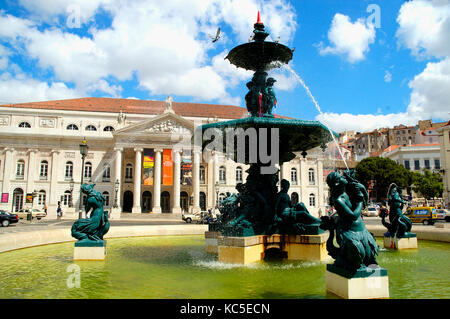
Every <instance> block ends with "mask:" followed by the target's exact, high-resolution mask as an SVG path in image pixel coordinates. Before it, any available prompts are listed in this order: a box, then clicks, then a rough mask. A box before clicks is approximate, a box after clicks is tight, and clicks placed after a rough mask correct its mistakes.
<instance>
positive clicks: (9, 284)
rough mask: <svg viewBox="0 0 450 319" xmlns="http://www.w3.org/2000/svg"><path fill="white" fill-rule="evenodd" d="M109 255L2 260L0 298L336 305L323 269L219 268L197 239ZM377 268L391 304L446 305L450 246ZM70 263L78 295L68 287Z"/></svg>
mask: <svg viewBox="0 0 450 319" xmlns="http://www.w3.org/2000/svg"><path fill="white" fill-rule="evenodd" d="M378 244H379V245H380V246H382V242H381V241H379V242H378ZM107 248H108V256H107V259H106V260H105V261H89V262H88V261H83V262H73V260H72V256H73V243H64V244H56V245H48V246H40V247H34V248H27V249H22V250H16V251H12V252H6V253H1V254H0V298H101V299H105V298H133V299H136V298H176V299H177V298H183V299H185V298H194V299H195V298H204V299H209V298H211V299H212V298H227V299H238V298H242V299H249V298H334V296H333V295H331V294H327V293H326V289H325V271H326V264H325V263H320V262H300V261H296V262H294V261H277V262H261V263H257V264H253V265H250V266H238V265H227V264H221V263H219V262H217V257H215V256H214V255H210V254H206V253H205V240H204V237H203V236H200V235H199V236H164V237H147V238H120V239H108V247H107ZM378 262H379V264H380V265H381V266H382V267H384V268H386V269H387V270H388V275H389V286H390V296H391V298H394V299H395V298H401V299H411V298H450V244H447V243H438V242H426V241H419V249H418V250H413V251H388V250H384V249H382V250H381V251H380V254H379V257H378ZM73 264H76V265H77V266H79V270H80V273H79V274H80V276H79V278H80V287H79V288H77V287H72V288H70V284H72V283H74V281H72V280H71V279H72V278H73V277H74V276H73V273H72V272H68V271H67V270H69V271H70V270H71V267H77V266H73ZM71 265H72V266H71ZM68 267H69V268H68ZM72 271H73V269H72ZM68 278H69V286H68ZM72 286H73V284H72Z"/></svg>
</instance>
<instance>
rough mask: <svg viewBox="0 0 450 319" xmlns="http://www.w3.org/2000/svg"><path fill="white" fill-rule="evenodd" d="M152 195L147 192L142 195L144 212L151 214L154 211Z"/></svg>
mask: <svg viewBox="0 0 450 319" xmlns="http://www.w3.org/2000/svg"><path fill="white" fill-rule="evenodd" d="M152 207H153V206H152V193H150V192H149V191H145V192H143V193H142V212H143V213H150V212H151V211H152Z"/></svg>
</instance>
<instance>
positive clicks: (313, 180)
mask: <svg viewBox="0 0 450 319" xmlns="http://www.w3.org/2000/svg"><path fill="white" fill-rule="evenodd" d="M308 176H309V184H310V185H314V184H315V183H316V177H315V174H314V168H310V169H309V170H308Z"/></svg>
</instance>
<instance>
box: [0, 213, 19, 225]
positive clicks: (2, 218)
mask: <svg viewBox="0 0 450 319" xmlns="http://www.w3.org/2000/svg"><path fill="white" fill-rule="evenodd" d="M18 221H19V216H17V215H16V214H11V213H10V212H7V211H5V210H0V223H1V225H2V226H3V227H8V226H9V225H10V224H14V223H17V222H18Z"/></svg>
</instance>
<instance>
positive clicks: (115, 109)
mask: <svg viewBox="0 0 450 319" xmlns="http://www.w3.org/2000/svg"><path fill="white" fill-rule="evenodd" d="M0 107H14V108H31V109H46V110H66V111H88V112H110V113H119V112H120V111H121V110H122V112H123V113H131V114H162V113H163V112H164V109H165V102H164V101H151V100H135V99H116V98H99V97H86V98H79V99H67V100H54V101H44V102H29V103H17V104H4V105H0ZM172 108H173V110H174V111H175V113H176V114H178V115H181V116H192V117H210V118H214V117H217V118H219V119H239V118H242V117H243V116H244V114H245V113H247V109H246V108H243V107H240V106H234V105H219V104H202V103H184V102H173V103H172ZM275 117H279V118H288V117H285V116H281V115H275Z"/></svg>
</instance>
